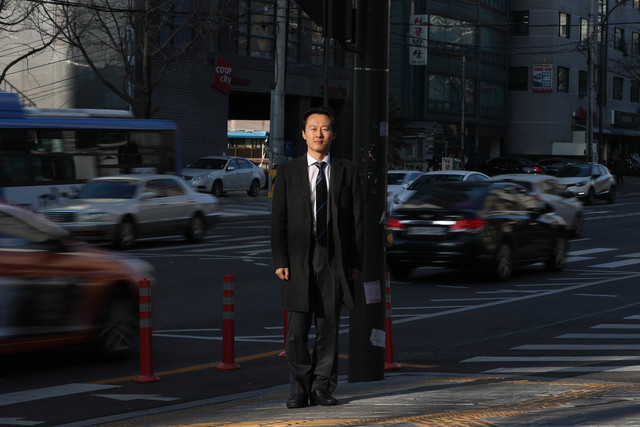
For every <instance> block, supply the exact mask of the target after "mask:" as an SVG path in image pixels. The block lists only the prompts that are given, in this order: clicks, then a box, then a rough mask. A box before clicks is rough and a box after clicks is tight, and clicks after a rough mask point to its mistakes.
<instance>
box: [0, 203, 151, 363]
mask: <svg viewBox="0 0 640 427" xmlns="http://www.w3.org/2000/svg"><path fill="white" fill-rule="evenodd" d="M142 279H148V280H150V281H153V267H152V266H151V265H150V264H149V263H147V262H145V261H142V260H138V259H135V258H132V257H130V256H126V255H123V254H120V253H116V252H110V251H106V250H102V249H98V248H94V247H92V246H90V245H89V244H87V243H85V242H83V241H81V240H77V239H74V238H71V237H69V235H68V232H67V231H65V230H63V229H62V228H60V227H58V226H57V225H56V224H54V223H52V222H50V221H49V220H47V219H45V218H43V217H42V216H40V215H38V214H36V213H33V212H30V211H27V210H25V209H22V208H19V207H16V206H12V205H7V204H0V354H6V353H18V352H24V351H29V350H35V349H42V348H47V347H54V346H61V345H68V344H78V343H90V344H93V345H94V346H95V348H96V349H97V350H99V351H100V353H101V354H102V355H105V356H115V355H121V354H125V353H128V352H130V351H132V350H134V349H135V348H136V347H137V345H138V341H137V340H138V331H139V323H138V317H139V313H138V311H139V308H138V307H139V304H138V301H139V298H138V286H139V283H140V281H141V280H142Z"/></svg>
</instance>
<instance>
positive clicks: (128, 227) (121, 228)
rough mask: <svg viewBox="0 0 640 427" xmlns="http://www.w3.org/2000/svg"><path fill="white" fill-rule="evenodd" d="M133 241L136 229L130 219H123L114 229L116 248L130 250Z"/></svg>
mask: <svg viewBox="0 0 640 427" xmlns="http://www.w3.org/2000/svg"><path fill="white" fill-rule="evenodd" d="M135 240H136V229H135V226H134V225H133V221H131V220H130V219H124V220H123V221H122V222H121V223H120V224H119V225H118V228H117V229H116V237H115V243H116V247H117V248H118V249H122V250H126V249H131V248H132V247H133V243H134V242H135Z"/></svg>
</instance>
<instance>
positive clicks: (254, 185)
mask: <svg viewBox="0 0 640 427" xmlns="http://www.w3.org/2000/svg"><path fill="white" fill-rule="evenodd" d="M247 194H248V195H249V196H251V197H256V196H257V195H258V194H260V181H258V180H257V179H254V180H253V181H251V187H250V188H249V191H247Z"/></svg>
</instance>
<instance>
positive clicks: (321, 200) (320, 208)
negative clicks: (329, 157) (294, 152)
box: [314, 162, 327, 247]
mask: <svg viewBox="0 0 640 427" xmlns="http://www.w3.org/2000/svg"><path fill="white" fill-rule="evenodd" d="M314 165H315V166H316V167H317V168H318V177H317V178H316V243H317V244H318V245H320V246H325V247H326V246H327V181H326V177H325V174H324V167H325V166H326V165H327V163H326V162H315V163H314Z"/></svg>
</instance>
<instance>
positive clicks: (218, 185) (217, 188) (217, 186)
mask: <svg viewBox="0 0 640 427" xmlns="http://www.w3.org/2000/svg"><path fill="white" fill-rule="evenodd" d="M211 194H213V195H214V196H216V197H220V196H221V195H222V181H220V180H217V181H215V182H214V183H213V185H212V186H211Z"/></svg>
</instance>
